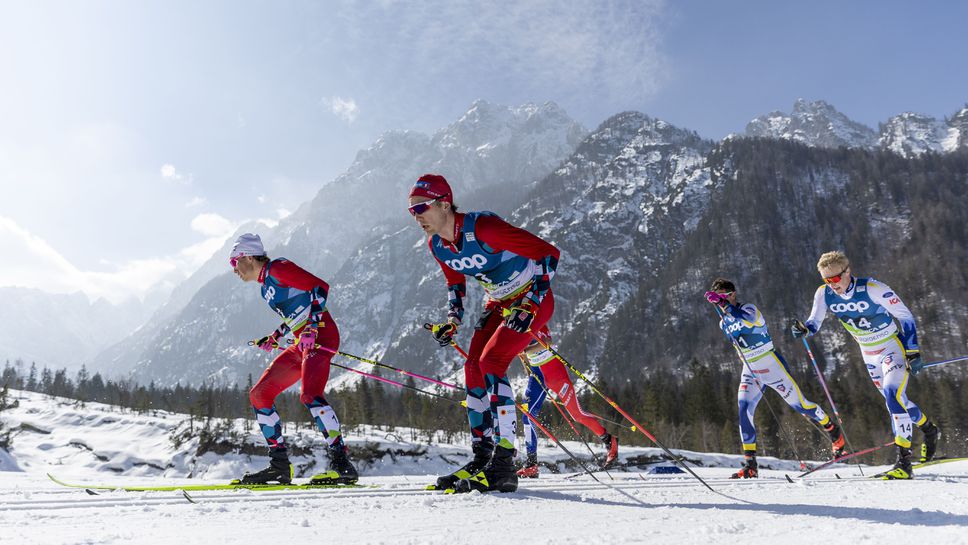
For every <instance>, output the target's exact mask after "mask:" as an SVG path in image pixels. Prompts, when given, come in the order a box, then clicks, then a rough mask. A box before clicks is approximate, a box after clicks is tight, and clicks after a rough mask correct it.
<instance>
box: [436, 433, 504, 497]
mask: <svg viewBox="0 0 968 545" xmlns="http://www.w3.org/2000/svg"><path fill="white" fill-rule="evenodd" d="M471 451H472V452H473V453H474V457H473V458H472V459H471V461H470V462H467V463H466V464H464V465H463V466H461V467H460V468H459V469H458V470H457V471H455V472H453V473H451V474H450V475H442V476H440V477H437V483H436V484H432V485H430V486H428V487H427V489H428V490H447V489H450V488H454V487H455V486H457V482H458V481H460V480H461V479H466V478H468V477H471V476H473V475H474V474H475V473H477V472H478V471H480V470H481V468H483V467H484V466H485V465H487V463H488V462H489V461H490V460H491V453H492V452H494V442H493V441H478V442H476V443H474V444H473V445H472V446H471Z"/></svg>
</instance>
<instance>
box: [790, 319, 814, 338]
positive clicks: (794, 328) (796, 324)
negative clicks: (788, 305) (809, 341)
mask: <svg viewBox="0 0 968 545" xmlns="http://www.w3.org/2000/svg"><path fill="white" fill-rule="evenodd" d="M790 333H792V334H793V338H794V339H799V338H800V337H803V336H807V337H809V336H810V329H809V328H807V326H805V325H803V322H801V321H800V320H793V323H792V324H791V325H790Z"/></svg>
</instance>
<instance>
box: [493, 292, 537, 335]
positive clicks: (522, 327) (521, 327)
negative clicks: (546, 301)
mask: <svg viewBox="0 0 968 545" xmlns="http://www.w3.org/2000/svg"><path fill="white" fill-rule="evenodd" d="M537 310H538V309H537V308H535V304H534V302H533V301H531V299H528V298H524V299H521V300H519V301H518V302H516V303H514V304H513V305H512V306H511V307H510V308H506V309H504V310H503V311H502V312H501V314H502V315H503V316H504V325H505V326H506V327H507V328H508V329H510V330H511V331H515V332H517V333H527V332H528V330H530V329H531V322H532V321H533V320H534V315H535V313H536V312H537Z"/></svg>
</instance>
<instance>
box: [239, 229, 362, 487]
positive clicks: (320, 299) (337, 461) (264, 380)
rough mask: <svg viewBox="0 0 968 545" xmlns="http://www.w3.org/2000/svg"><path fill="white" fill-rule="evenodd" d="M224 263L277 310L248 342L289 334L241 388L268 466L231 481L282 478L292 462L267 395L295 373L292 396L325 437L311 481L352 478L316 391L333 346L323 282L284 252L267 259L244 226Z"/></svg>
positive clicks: (271, 345) (331, 416)
mask: <svg viewBox="0 0 968 545" xmlns="http://www.w3.org/2000/svg"><path fill="white" fill-rule="evenodd" d="M229 263H230V265H232V270H233V271H234V272H235V274H236V275H238V277H239V278H240V279H242V281H244V282H258V283H260V284H262V298H263V299H265V301H266V303H268V304H269V308H271V309H272V310H274V311H275V312H276V313H277V314H279V316H281V317H282V324H280V325H279V327H278V328H277V329H276V330H275V331H274V332H272V333H271V334H269V335H266V336H265V337H262V338H261V339H259V340H258V341H254V344H255V345H256V346H257V347H258V348H260V349H262V350H264V351H266V352H269V353H271V352H272V351H274V350H276V349H277V348H282V340H283V338H284V337H285V336H286V335H287V334H289V333H290V332H291V333H292V334H293V336H294V337H295V338H296V339H297V341H296V342H294V343H293V344H292V345H290V346H288V347H287V348H285V349H284V350H283V351H282V353H281V354H279V355H278V356H276V358H275V359H274V360H272V363H270V364H269V367H268V368H267V369H266V370H265V371H264V372H263V373H262V376H261V377H259V380H258V382H256V383H255V385H254V386H253V387H252V390H251V391H250V392H249V399H250V401H251V402H252V407H253V409H254V410H255V414H256V419H257V420H258V422H259V428H260V429H261V430H262V434H263V435H264V436H265V439H266V442H267V443H268V445H269V460H270V462H269V467H267V468H266V469H263V470H261V471H258V472H255V473H246V474H245V475H244V476H243V477H242V479H240V480H239V481H238V483H239V484H265V483H268V482H273V481H274V482H279V483H284V484H285V483H289V482H291V481H292V477H293V470H292V464H291V463H290V462H289V455H288V449H287V448H286V442H285V439H284V438H283V436H282V422H281V420H280V418H279V413H278V412H276V407H275V399H276V396H278V395H279V394H280V393H282V391H283V390H285V389H286V388H289V387H290V386H292V385H293V384H295V383H296V381H298V380H300V379H302V386H301V392H300V396H299V398H300V400H301V401H302V402H303V404H304V405H306V408H307V409H309V412H310V414H312V417H313V420H314V421H315V423H316V427H317V428H319V431H320V432H322V434H323V437H324V438H325V439H326V443H327V447H328V451H329V458H330V470H329V471H327V472H325V473H322V474H319V475H315V476H313V477H312V479H311V480H310V482H311V483H312V484H351V483H355V482H356V481H357V479H358V475H357V472H356V468H354V467H353V464H352V463H351V462H350V460H349V458H348V457H347V454H346V446H345V445H344V444H343V435H342V433H341V431H340V425H339V419H338V418H337V417H336V412H335V411H334V410H333V407H332V406H331V405H330V404H329V403H328V402H327V401H326V398H325V396H324V395H323V391H324V390H325V389H326V382H327V381H328V380H329V367H330V360H332V358H333V354H334V353H335V351H336V350H338V349H339V329H338V328H337V327H336V322H335V321H333V317H332V316H330V314H329V311H328V310H326V298H327V296H328V294H329V285H328V284H327V283H326V282H324V281H322V280H320V279H319V278H317V277H316V276H314V275H313V274H311V273H309V272H307V271H305V270H303V269H302V268H300V267H299V266H298V265H296V264H295V263H293V262H292V261H289V260H288V259H284V258H277V259H272V260H270V259H269V257H268V256H267V255H266V252H265V249H264V248H263V246H262V239H261V238H259V235H255V234H251V233H245V234H243V235H241V236H240V237H239V238H238V240H237V241H236V242H235V245H234V246H233V247H232V252H231V254H230V256H229Z"/></svg>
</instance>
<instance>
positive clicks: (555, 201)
mask: <svg viewBox="0 0 968 545" xmlns="http://www.w3.org/2000/svg"><path fill="white" fill-rule="evenodd" d="M878 129H879V130H878V131H875V130H874V129H871V128H869V127H866V126H864V125H862V124H859V123H856V122H853V121H851V120H850V119H848V118H847V117H846V116H844V115H843V114H841V113H840V112H838V111H837V110H836V109H835V108H833V107H832V106H830V105H829V104H827V103H825V102H823V101H816V102H808V101H803V100H799V101H797V102H796V103H795V104H794V107H793V110H792V112H791V113H790V114H785V113H780V112H773V113H771V114H769V115H765V116H761V117H758V118H756V119H754V120H752V121H751V122H750V123H749V125H748V126H747V127H746V131H745V133H744V134H742V135H730V136H729V137H727V138H725V139H724V140H723V141H721V142H715V141H712V140H708V139H704V138H702V137H701V136H699V135H698V134H696V133H695V132H693V131H689V130H687V129H683V128H679V127H675V126H673V125H671V124H669V123H667V122H665V121H662V120H659V119H655V118H653V117H650V116H648V115H645V114H642V113H639V112H623V113H620V114H617V115H615V116H613V117H611V118H609V119H607V120H606V121H605V122H603V123H602V124H601V125H600V126H599V127H597V128H596V129H594V130H592V131H587V130H586V129H584V128H583V127H581V125H580V124H578V123H577V122H575V121H574V120H572V119H571V118H570V117H569V116H568V115H567V114H566V113H565V112H564V111H563V110H562V109H561V108H559V107H558V106H556V105H554V104H552V103H548V104H544V105H541V106H536V105H530V104H529V105H524V106H520V107H517V108H508V107H503V106H496V105H492V104H489V103H487V102H483V101H478V102H476V103H475V104H473V105H472V106H471V108H470V109H469V110H468V112H467V113H466V114H464V115H463V116H462V117H461V118H460V119H458V120H457V121H455V122H454V123H453V124H451V125H449V126H447V127H444V128H442V129H440V130H439V131H437V132H436V133H434V134H433V135H429V136H428V135H423V134H419V133H415V132H411V131H394V132H389V133H387V134H385V135H384V136H383V137H381V138H380V139H379V140H378V141H377V142H375V143H374V144H373V145H372V146H371V147H370V148H367V149H366V150H363V151H361V152H359V153H358V155H357V157H356V160H355V161H354V162H353V164H352V165H351V166H350V168H349V169H348V170H347V171H346V172H345V173H344V174H342V175H341V176H339V177H338V178H336V179H335V180H333V181H332V182H330V183H328V184H326V185H325V186H323V187H322V188H321V189H320V191H319V193H318V194H317V195H316V197H315V198H314V199H313V200H312V201H310V202H308V203H306V204H304V205H303V206H302V207H300V208H299V210H297V211H296V212H295V213H294V214H293V215H292V216H290V217H289V218H286V220H284V221H283V222H281V223H280V224H279V225H278V226H277V227H275V228H272V229H269V228H267V227H265V226H247V227H245V228H243V230H253V229H256V228H257V227H258V229H259V231H258V232H259V233H260V234H261V235H262V236H263V239H264V240H265V242H266V245H267V248H268V249H269V253H270V255H271V256H284V257H288V258H290V259H293V260H294V261H296V262H297V263H299V264H301V265H302V266H304V267H305V268H307V269H308V270H311V271H313V272H315V273H316V274H317V275H319V276H321V277H322V278H324V279H326V280H327V281H328V282H329V283H330V284H331V298H330V301H329V308H330V309H331V310H332V312H333V315H334V317H335V319H336V321H337V323H338V324H339V325H340V329H341V334H342V343H343V345H342V346H343V349H344V350H346V351H348V352H354V353H359V354H360V355H364V356H378V357H383V358H386V359H387V361H391V362H394V363H395V364H396V365H398V366H400V367H405V368H409V369H413V370H414V371H418V372H424V373H439V374H448V373H452V372H454V371H455V370H456V369H458V367H459V363H458V361H457V359H456V358H455V357H454V356H455V354H453V353H451V352H450V351H445V350H439V349H438V348H437V346H436V344H435V343H433V342H432V341H431V340H430V339H429V337H428V335H427V334H426V332H424V331H423V329H422V324H423V323H424V322H425V321H432V320H438V319H441V318H442V317H443V315H444V310H443V309H444V306H445V304H446V290H445V285H444V281H443V278H442V275H441V274H440V272H439V269H438V267H437V265H436V263H435V262H434V261H433V260H432V259H430V257H429V255H428V251H427V248H426V244H425V240H424V237H423V236H422V233H421V232H420V231H419V229H417V227H416V226H415V225H414V224H413V221H412V219H411V218H410V217H409V215H407V213H406V210H405V201H406V193H407V190H408V188H409V187H410V185H411V184H412V183H413V181H414V180H416V178H417V177H418V176H419V175H420V174H422V173H424V172H437V173H440V174H443V175H444V176H446V177H447V178H448V180H450V181H451V183H452V185H453V186H454V190H455V194H456V196H457V202H458V204H459V205H460V207H461V209H462V210H481V209H489V210H492V211H494V212H497V213H499V214H501V215H502V216H504V217H506V218H508V219H509V221H511V223H513V224H516V225H521V226H523V227H525V228H526V229H529V230H531V231H533V232H535V233H538V234H540V235H541V236H543V237H545V238H547V239H548V240H550V241H552V242H553V243H555V244H556V245H558V246H559V247H560V248H561V249H562V259H561V265H560V266H559V269H558V275H557V276H556V278H555V282H554V286H553V289H554V291H555V294H556V301H557V309H556V313H555V317H554V318H553V321H552V331H553V333H554V334H555V335H556V337H557V340H558V342H559V343H560V346H561V349H562V352H563V353H566V354H568V355H569V359H570V360H574V363H576V364H577V365H578V366H580V367H582V368H586V369H589V370H590V372H591V373H593V374H597V375H599V376H601V377H603V378H605V379H608V380H616V379H619V378H621V377H629V376H630V375H632V374H637V373H639V372H641V371H642V370H647V369H648V367H649V366H652V365H664V366H669V367H672V368H684V366H686V365H687V364H688V363H689V362H690V361H692V360H695V359H700V360H704V361H707V362H708V361H728V360H729V358H730V355H729V352H728V350H726V349H728V345H725V346H724V343H723V342H721V339H718V338H717V335H718V330H717V329H716V328H715V325H714V324H713V323H710V322H714V320H713V318H712V317H710V316H709V313H710V311H709V309H707V308H705V306H704V305H703V301H702V300H701V293H702V291H703V290H704V289H705V288H706V286H707V285H708V283H709V282H710V281H711V279H712V277H713V276H714V275H719V274H723V275H726V276H729V277H732V278H735V279H736V280H737V281H739V282H742V283H743V288H745V289H746V290H747V291H745V293H748V294H749V295H751V296H755V297H757V304H759V305H761V306H763V307H764V308H765V309H766V311H767V312H768V318H774V317H775V318H777V319H779V318H781V317H782V318H784V319H785V318H787V317H789V316H791V315H794V314H796V313H799V314H805V313H806V312H807V311H808V310H809V298H810V295H811V293H812V289H813V288H815V287H816V283H817V277H816V274H815V272H814V271H813V269H812V263H813V262H815V260H816V256H817V255H819V252H820V251H823V250H826V249H833V248H841V249H847V250H848V251H851V253H852V254H853V255H856V256H858V257H863V258H864V262H866V264H869V265H870V268H867V270H870V271H871V272H872V273H877V274H878V278H881V279H882V280H885V281H887V282H888V283H889V284H891V285H892V286H894V287H895V288H896V289H897V290H898V292H899V293H901V294H902V295H903V296H905V297H908V298H910V297H912V296H915V295H916V296H917V297H920V298H921V299H919V300H915V301H911V300H908V304H909V305H910V306H912V308H913V309H914V310H915V312H916V313H920V315H922V316H935V317H938V316H943V317H946V319H948V318H950V319H951V320H952V322H953V323H955V324H957V325H956V326H955V329H954V330H952V328H951V327H948V329H947V331H946V332H943V334H936V335H934V336H933V337H932V336H931V335H930V334H927V337H926V338H927V339H933V340H934V342H936V343H937V345H936V346H937V347H939V348H944V349H946V350H956V349H958V348H959V345H958V343H959V342H960V343H961V347H960V348H961V349H963V348H964V346H963V345H964V340H963V339H962V338H961V337H960V336H959V335H960V333H958V332H959V331H964V330H965V328H966V326H968V320H965V319H964V318H963V316H966V315H968V314H966V312H964V311H965V310H968V309H966V308H965V306H964V304H963V303H961V302H959V301H957V292H956V289H957V286H961V285H963V284H964V283H965V279H964V273H960V272H957V271H953V272H952V273H951V274H952V275H953V276H954V278H951V277H950V275H949V276H947V277H944V278H943V279H942V280H945V281H942V282H939V283H938V284H934V285H930V286H928V285H925V284H924V282H923V279H920V278H918V277H917V275H916V273H915V272H913V271H912V270H911V269H910V267H909V264H910V263H911V261H910V260H911V259H912V258H911V252H912V251H914V252H915V253H916V255H920V254H917V252H921V253H924V254H925V255H924V256H922V257H923V258H924V259H927V260H928V261H930V260H931V257H932V256H933V252H934V251H935V250H933V249H932V248H930V247H928V246H923V245H922V246H918V247H916V248H912V247H908V246H907V245H908V244H911V243H912V241H914V240H918V241H923V240H926V239H930V237H931V233H932V231H931V230H932V229H934V228H939V229H940V228H944V229H948V232H946V233H945V236H946V237H947V238H946V240H950V242H948V243H947V245H948V246H950V247H952V248H953V250H951V251H953V252H955V254H956V255H960V254H959V253H958V248H959V246H958V245H959V244H960V247H961V248H964V247H965V242H966V240H968V236H966V233H965V227H964V225H960V226H959V225H957V224H956V223H953V222H955V220H957V217H958V216H957V215H955V217H953V216H951V214H950V213H949V212H950V211H947V210H944V209H941V210H935V208H936V205H933V204H932V203H933V202H934V201H930V200H925V198H926V196H927V195H931V194H932V192H934V194H935V196H936V197H937V198H942V197H944V199H946V200H942V201H941V202H948V203H950V202H957V201H953V200H951V199H959V198H960V199H962V201H961V202H964V200H963V199H964V189H965V179H968V178H966V176H968V168H965V167H964V163H965V159H964V158H965V155H966V154H965V152H964V150H965V148H968V107H966V108H963V109H962V110H960V111H959V112H957V113H956V114H954V115H953V116H951V117H950V118H946V119H944V120H936V119H932V118H930V117H927V116H924V115H919V114H913V113H905V114H901V115H898V116H895V117H893V118H891V119H890V120H888V121H887V122H885V123H883V124H881V125H880V126H879V128H878ZM905 176H906V178H905ZM899 203H900V204H899ZM914 203H916V204H917V206H913V204H914ZM892 205H896V206H892ZM926 208H931V209H932V210H934V212H936V213H934V214H932V215H931V217H930V218H928V217H924V216H923V215H922V214H921V213H920V212H919V211H920V210H924V209H926ZM942 208H944V207H942ZM826 222H833V223H826ZM838 222H841V224H842V225H850V226H851V229H850V230H849V231H846V232H845V230H843V229H837V224H838ZM899 248H905V250H904V251H903V252H902V251H900V250H899ZM227 251H228V248H227V247H226V248H223V250H222V251H221V252H220V253H218V254H216V255H215V256H213V257H212V259H211V260H210V261H209V263H207V264H206V265H204V266H203V267H202V268H201V269H200V270H199V271H198V272H197V273H196V274H195V275H194V276H193V277H192V278H190V279H189V280H188V281H187V282H186V283H185V284H184V285H183V286H180V287H179V288H177V289H176V290H175V294H174V295H173V298H172V300H171V301H169V303H168V304H167V305H166V306H165V307H164V308H163V309H162V310H161V311H159V312H158V313H156V315H155V316H154V317H152V319H151V320H150V322H149V323H150V327H142V328H140V329H139V330H138V331H136V332H135V333H134V334H133V335H131V336H129V337H127V338H125V339H123V340H122V341H121V342H119V343H117V344H115V345H113V346H110V347H108V348H107V349H106V350H103V351H101V352H100V354H99V355H98V356H97V357H96V358H95V359H94V360H93V365H92V367H93V368H95V369H100V370H111V372H114V373H127V374H129V375H130V376H132V377H133V378H134V379H136V380H138V381H139V382H144V383H147V382H148V381H149V380H156V381H160V382H162V383H174V382H178V381H181V382H183V383H186V382H187V383H199V382H202V381H207V380H214V381H227V382H232V381H236V382H240V383H244V382H245V381H246V377H247V375H250V374H256V373H258V372H260V371H261V369H262V368H263V367H264V366H265V363H266V360H265V358H264V357H263V356H262V355H261V352H258V353H257V351H254V350H251V349H250V348H249V347H247V346H246V341H247V340H249V339H252V338H257V337H259V336H261V335H264V334H265V333H267V332H269V331H271V330H272V329H273V328H274V327H275V326H276V325H277V324H276V319H275V317H274V315H273V314H272V313H271V312H270V311H269V310H268V309H267V308H266V307H265V303H264V302H263V301H262V300H261V298H260V297H259V290H258V287H257V286H255V285H253V284H249V285H245V284H242V283H240V282H239V280H238V279H237V278H236V277H235V276H234V275H232V274H231V272H229V271H228V270H227V269H228V267H227V265H226V255H227ZM963 252H964V250H963V249H962V250H961V253H963ZM951 259H953V258H951V257H949V258H948V260H949V261H950V260H951ZM962 262H964V261H962ZM875 265H876V266H875ZM862 268H866V267H862ZM895 279H897V280H895ZM899 282H900V283H899ZM895 284H897V285H895ZM911 286H913V287H911ZM743 288H741V289H743ZM905 288H907V289H905ZM909 294H910V295H909ZM479 295H480V292H479V291H478V290H476V288H475V287H473V286H472V287H471V290H470V293H469V296H468V299H467V301H468V303H467V306H468V310H469V312H468V317H467V319H466V320H465V322H466V325H465V326H464V327H463V328H462V331H461V332H460V335H459V337H458V340H459V341H460V342H461V344H465V345H466V343H467V342H468V339H469V337H470V329H471V327H470V326H471V325H472V323H473V320H474V318H475V316H476V308H475V307H476V304H475V301H477V300H478V299H477V297H478V296H479ZM804 306H806V308H803V307H804ZM959 313H960V314H959ZM832 330H833V328H832V327H829V322H828V327H827V328H826V330H825V332H824V333H823V334H822V336H821V341H822V342H823V343H825V344H824V347H825V348H827V349H828V350H826V352H829V353H830V354H831V357H833V358H835V359H836V358H838V357H843V354H845V353H846V351H845V350H844V344H843V342H842V338H841V337H842V333H838V334H835V333H832ZM774 331H775V333H774V335H777V332H776V329H775V328H774ZM838 335H839V336H838ZM838 339H839V340H838ZM959 339H961V340H959ZM698 341H701V342H698ZM926 343H928V341H926ZM929 344H930V343H929ZM343 363H347V362H343Z"/></svg>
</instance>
